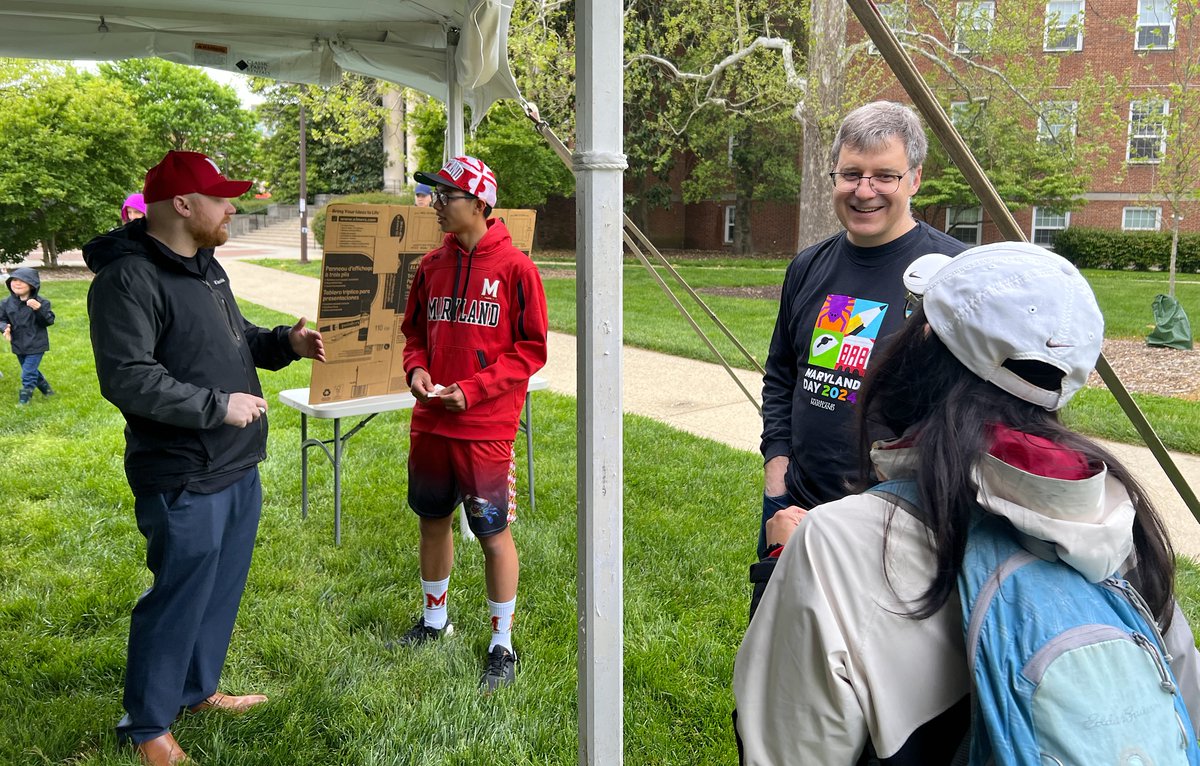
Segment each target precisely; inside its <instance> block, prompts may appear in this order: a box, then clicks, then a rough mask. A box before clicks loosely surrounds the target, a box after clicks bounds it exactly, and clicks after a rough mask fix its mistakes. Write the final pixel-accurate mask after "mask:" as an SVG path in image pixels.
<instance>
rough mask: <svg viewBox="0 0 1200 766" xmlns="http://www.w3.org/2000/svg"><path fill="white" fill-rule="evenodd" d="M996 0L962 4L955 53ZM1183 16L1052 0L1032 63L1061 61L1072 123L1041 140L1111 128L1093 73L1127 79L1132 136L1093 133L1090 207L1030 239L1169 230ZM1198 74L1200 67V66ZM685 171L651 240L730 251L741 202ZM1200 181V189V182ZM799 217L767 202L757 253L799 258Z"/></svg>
mask: <svg viewBox="0 0 1200 766" xmlns="http://www.w3.org/2000/svg"><path fill="white" fill-rule="evenodd" d="M1003 1H1004V0H1000V2H1003ZM996 2H997V0H969V1H967V2H959V3H957V8H956V10H957V18H958V20H959V21H958V24H956V27H955V32H954V33H953V34H954V36H955V37H958V35H959V34H960V32H959V30H960V29H966V30H967V33H965V34H964V35H963V37H962V39H956V40H947V41H946V43H947V45H948V46H955V47H956V49H957V50H959V51H962V50H963V49H964V46H965V44H966V43H965V42H964V40H966V39H968V38H967V34H970V33H971V30H972V28H973V29H974V32H975V33H978V32H979V31H980V30H984V31H987V30H990V28H991V24H992V23H993V19H994V18H995V11H996ZM909 6H912V7H911V8H910V7H909ZM922 7H923V6H921V5H918V2H917V0H891V2H880V3H879V8H880V12H881V14H882V15H883V16H884V18H885V19H887V20H888V22H889V24H891V25H892V26H893V28H897V27H898V26H902V25H903V24H904V23H905V22H904V21H903V19H906V18H909V14H911V13H918V14H919V13H921V12H922V10H921V8H922ZM1175 7H1176V4H1175V2H1174V1H1173V0H1048V2H1047V3H1046V6H1045V14H1044V16H1043V17H1042V18H1041V19H1040V20H1038V21H1039V23H1041V24H1042V28H1041V30H1040V36H1041V38H1042V39H1040V40H1031V44H1030V55H1033V56H1042V57H1046V58H1047V59H1049V58H1050V57H1053V58H1054V59H1055V60H1056V62H1057V65H1058V78H1057V84H1056V86H1055V88H1054V90H1055V93H1054V96H1053V98H1054V102H1053V107H1054V108H1053V109H1052V110H1048V111H1045V112H1044V114H1050V113H1051V112H1053V113H1056V114H1059V115H1061V119H1055V120H1047V121H1044V122H1042V123H1040V124H1039V134H1041V135H1042V137H1043V138H1048V137H1049V136H1050V135H1051V134H1053V135H1058V134H1060V133H1061V132H1063V131H1070V132H1071V134H1072V135H1083V134H1084V131H1089V130H1092V131H1095V130H1097V129H1099V128H1098V125H1099V124H1100V122H1101V121H1094V120H1091V119H1089V118H1088V116H1087V115H1080V114H1078V110H1077V102H1075V101H1074V100H1073V98H1072V95H1073V89H1074V84H1075V83H1077V82H1078V81H1079V80H1080V78H1082V77H1083V76H1084V74H1085V73H1088V72H1090V73H1091V75H1092V76H1093V77H1103V76H1105V75H1108V74H1111V75H1113V76H1114V77H1116V78H1118V79H1123V80H1124V81H1125V82H1124V87H1122V88H1121V91H1120V92H1121V94H1122V95H1121V97H1120V98H1119V99H1114V101H1113V103H1114V104H1115V106H1114V108H1115V109H1116V110H1117V111H1118V113H1119V114H1118V116H1119V117H1120V118H1121V119H1119V120H1116V121H1110V122H1109V124H1114V123H1115V124H1118V125H1120V126H1121V127H1120V128H1119V129H1113V130H1110V131H1109V135H1107V136H1096V135H1090V136H1089V138H1090V139H1091V140H1096V139H1097V138H1100V139H1101V140H1102V141H1103V142H1104V143H1105V144H1107V145H1108V146H1109V152H1108V155H1107V158H1106V160H1105V162H1104V166H1103V167H1098V168H1094V169H1093V171H1094V172H1093V173H1092V181H1091V184H1090V188H1089V189H1088V190H1087V192H1086V193H1085V194H1084V195H1083V200H1084V204H1083V206H1082V207H1081V208H1080V209H1078V210H1076V211H1074V212H1058V211H1055V210H1050V209H1045V208H1038V207H1033V208H1025V209H1022V210H1018V211H1016V213H1015V217H1016V219H1017V222H1018V224H1019V225H1020V226H1021V228H1022V229H1023V230H1024V231H1025V232H1026V234H1027V236H1028V237H1029V238H1030V240H1031V241H1034V242H1038V243H1040V244H1048V243H1049V242H1050V241H1051V239H1052V237H1053V235H1054V232H1055V231H1057V230H1059V229H1062V228H1066V227H1068V226H1087V227H1096V228H1105V229H1112V230H1114V231H1120V230H1147V229H1149V230H1167V229H1169V227H1170V220H1169V219H1170V215H1171V212H1170V211H1171V208H1170V206H1169V205H1168V204H1167V203H1166V201H1165V200H1163V199H1162V198H1160V197H1156V196H1155V195H1154V194H1153V193H1152V191H1153V185H1154V182H1155V177H1156V175H1157V174H1158V172H1159V168H1160V166H1162V165H1163V160H1164V156H1165V153H1166V151H1167V146H1166V127H1165V124H1164V116H1165V115H1168V114H1170V113H1171V111H1170V110H1171V99H1170V88H1171V85H1172V83H1177V82H1178V81H1179V80H1180V67H1181V64H1180V61H1181V56H1191V57H1193V58H1195V57H1196V56H1197V55H1200V44H1197V43H1200V40H1197V39H1195V38H1196V37H1197V36H1198V35H1200V32H1198V30H1196V29H1193V28H1191V27H1189V26H1188V24H1186V23H1185V22H1183V21H1180V23H1177V19H1176V18H1175ZM1031 36H1035V35H1031ZM848 37H849V39H850V40H851V41H854V40H862V39H864V38H865V33H864V32H863V30H862V28H861V27H860V26H858V25H857V23H856V22H855V20H853V19H852V20H851V23H850V28H849V31H848ZM870 59H874V62H871V61H870ZM922 65H924V66H926V67H928V66H930V65H929V64H928V62H925V63H924V64H922V63H921V62H918V66H922ZM865 66H877V67H886V64H884V62H883V61H882V59H881V58H879V57H877V56H869V57H868V61H867V63H866V64H865ZM1192 68H1193V69H1200V67H1196V66H1195V65H1193V66H1192ZM1194 76H1197V75H1196V74H1193V77H1194ZM892 82H893V83H894V80H893V81H892ZM1193 87H1200V84H1196V85H1194V86H1193ZM878 97H880V98H889V99H894V100H898V101H908V98H907V96H906V94H905V93H904V92H903V90H902V89H900V88H899V86H898V85H893V86H890V87H887V88H885V89H884V90H882V91H881V92H880V93H879V94H878ZM951 114H952V115H953V108H952V109H951ZM686 162H687V160H686V158H684V159H683V161H682V162H679V163H676V165H677V168H679V170H677V172H676V174H674V175H673V177H672V178H671V185H672V187H673V188H674V189H675V190H676V192H675V194H673V204H672V205H671V206H670V207H668V208H665V209H662V208H654V209H651V210H649V211H648V212H647V215H646V218H647V220H646V221H645V223H646V228H647V233H648V234H649V235H650V236H651V238H652V239H653V240H654V241H655V242H656V243H658V244H659V246H661V247H669V248H698V249H708V250H720V249H729V248H730V247H731V243H732V241H733V225H734V220H733V219H734V200H733V195H732V193H730V194H728V195H725V196H724V197H723V198H719V199H712V200H708V201H705V202H701V203H695V204H685V203H684V202H683V201H682V198H681V195H680V194H679V193H678V189H679V188H680V182H681V181H682V171H683V169H684V168H685V167H686ZM797 172H799V171H797ZM1197 179H1198V181H1197V185H1198V186H1200V175H1198V176H1197ZM1181 213H1182V218H1181V223H1180V228H1181V230H1182V231H1189V232H1196V231H1200V202H1197V201H1192V202H1190V203H1186V204H1184V205H1183V206H1182V208H1181ZM917 214H918V216H920V217H922V218H924V219H925V220H926V221H927V222H928V223H930V224H931V225H935V226H938V227H939V228H942V229H944V230H946V231H949V232H951V233H953V234H954V235H955V236H957V237H959V238H960V239H962V240H964V241H967V242H971V243H983V242H992V241H996V240H997V239H1000V236H999V232H998V230H997V229H996V227H995V225H994V224H993V223H992V222H991V221H990V220H988V218H987V217H986V215H985V214H984V212H983V211H982V209H981V208H979V207H974V208H972V207H967V208H946V209H938V210H932V209H927V210H924V211H920V210H918V211H917ZM798 216H799V210H798V209H797V206H796V205H795V204H789V203H764V202H756V203H755V204H754V213H753V222H752V227H751V230H752V233H753V237H754V246H755V250H756V251H758V252H763V253H773V252H786V253H790V252H795V251H796V250H797V249H798V247H797V246H798V245H799V244H804V243H797V242H796V238H797V228H798Z"/></svg>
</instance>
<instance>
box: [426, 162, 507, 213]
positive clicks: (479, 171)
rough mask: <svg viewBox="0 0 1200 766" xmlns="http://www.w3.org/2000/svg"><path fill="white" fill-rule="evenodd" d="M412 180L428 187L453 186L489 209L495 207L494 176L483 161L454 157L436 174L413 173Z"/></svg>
mask: <svg viewBox="0 0 1200 766" xmlns="http://www.w3.org/2000/svg"><path fill="white" fill-rule="evenodd" d="M413 178H414V179H416V180H417V181H418V182H420V183H425V184H430V185H435V184H441V185H443V186H455V187H457V188H459V189H462V190H463V191H465V192H466V193H467V194H470V195H472V196H474V197H478V198H479V199H481V200H483V201H484V202H486V203H487V204H488V206H489V207H495V206H496V192H497V188H496V174H495V173H493V172H492V169H491V168H489V167H488V166H487V165H485V164H484V163H483V160H477V159H475V158H474V157H467V156H462V157H454V158H453V159H451V160H450V161H449V162H447V163H446V164H445V166H443V167H442V169H441V170H439V171H438V172H437V173H436V174H432V175H431V174H429V173H425V172H419V173H414V174H413Z"/></svg>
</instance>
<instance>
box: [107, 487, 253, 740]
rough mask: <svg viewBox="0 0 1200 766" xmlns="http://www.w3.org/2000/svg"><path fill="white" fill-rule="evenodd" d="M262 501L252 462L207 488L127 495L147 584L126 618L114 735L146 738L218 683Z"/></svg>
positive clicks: (166, 726) (165, 727) (168, 724)
mask: <svg viewBox="0 0 1200 766" xmlns="http://www.w3.org/2000/svg"><path fill="white" fill-rule="evenodd" d="M261 510H262V485H261V484H260V483H259V477H258V469H257V468H255V469H254V470H252V471H251V472H250V473H249V474H247V475H246V476H244V477H242V478H241V479H239V480H238V481H237V482H236V483H235V484H233V485H232V486H230V487H227V488H225V489H223V490H221V491H220V492H215V493H213V494H209V495H201V494H197V493H193V492H188V491H186V490H185V491H180V492H169V493H166V494H162V495H143V496H140V497H136V498H135V499H134V513H135V514H136V515H137V524H138V529H139V530H140V531H141V533H142V534H143V535H144V536H145V538H146V566H147V568H149V569H150V571H151V572H152V573H154V583H153V584H152V585H151V586H150V588H149V590H147V591H146V592H145V593H143V594H142V596H141V598H139V599H138V602H137V605H136V606H135V607H134V608H133V619H132V620H131V621H130V624H129V656H128V662H127V665H126V670H125V700H124V705H125V717H124V718H122V719H121V722H120V723H119V724H117V735H118V736H119V737H120V738H121V739H124V740H129V741H132V742H134V743H139V742H144V741H146V740H148V739H154V738H155V737H157V736H159V735H161V734H163V733H164V732H166V731H167V730H169V729H170V727H171V723H172V722H173V721H174V720H175V717H176V716H177V715H178V714H179V711H180V709H182V708H184V707H190V706H191V705H195V704H197V703H199V702H203V701H204V700H205V699H207V698H208V697H209V696H210V695H211V694H213V693H214V692H215V691H216V690H217V681H218V680H219V679H220V677H221V668H222V667H223V666H224V664H225V654H226V652H227V651H228V650H229V638H230V636H231V635H232V634H233V623H234V620H235V619H236V617H237V611H238V605H239V604H240V603H241V600H242V591H243V590H244V589H245V587H246V575H247V574H248V573H249V571H250V557H251V555H252V554H253V551H254V538H255V536H256V535H257V534H258V517H259V512H260V511H261Z"/></svg>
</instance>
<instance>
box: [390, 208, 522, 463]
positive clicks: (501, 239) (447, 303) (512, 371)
mask: <svg viewBox="0 0 1200 766" xmlns="http://www.w3.org/2000/svg"><path fill="white" fill-rule="evenodd" d="M401 329H402V330H403V332H404V372H405V374H406V375H407V376H408V378H409V379H410V380H411V378H412V373H413V370H415V369H417V368H418V367H423V368H425V369H426V370H428V371H429V376H430V378H431V379H432V380H433V382H434V383H435V384H441V385H443V386H450V385H451V384H454V383H457V384H458V386H459V388H460V389H462V392H463V395H464V396H465V397H466V400H467V409H466V410H465V411H463V412H447V411H446V409H445V407H443V406H442V403H441V402H440V401H439V400H437V399H430V401H429V402H428V403H426V404H420V403H418V404H417V406H416V409H414V410H413V416H412V430H413V431H416V432H421V433H433V434H438V435H440V436H447V437H451V438H455V439H471V440H476V441H483V440H492V439H500V440H512V439H514V438H515V437H516V435H517V424H518V422H519V420H520V417H521V407H522V406H523V405H524V403H525V389H526V386H527V384H528V382H529V377H530V376H531V375H533V374H534V373H535V372H537V371H538V370H540V369H541V368H542V366H543V365H544V364H545V363H546V294H545V293H544V292H543V291H542V279H541V276H540V275H539V274H538V270H537V267H536V266H534V265H533V261H531V260H530V259H529V256H527V255H526V254H525V253H523V252H521V251H520V250H518V249H516V248H515V247H513V244H512V236H511V235H510V234H509V233H508V229H507V228H506V227H505V226H504V223H503V222H502V221H500V220H497V219H492V220H490V221H488V230H487V233H486V234H484V235H483V239H481V240H480V241H479V244H477V245H476V246H475V249H474V250H472V251H471V252H467V251H465V250H463V248H462V245H460V244H459V242H458V238H457V237H455V236H454V235H453V234H447V235H446V238H445V240H444V241H443V242H442V246H441V247H440V248H438V249H437V250H434V251H433V252H431V253H428V254H427V255H426V256H425V257H424V258H422V259H421V264H420V266H419V267H418V268H417V274H416V276H415V277H414V278H413V283H412V288H411V289H410V290H409V292H408V304H407V307H406V308H405V310H404V322H403V324H402V325H401Z"/></svg>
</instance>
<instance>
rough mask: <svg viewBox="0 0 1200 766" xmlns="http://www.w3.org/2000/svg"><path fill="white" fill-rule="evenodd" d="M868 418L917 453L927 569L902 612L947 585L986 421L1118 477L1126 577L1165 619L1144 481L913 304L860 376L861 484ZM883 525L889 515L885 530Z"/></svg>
mask: <svg viewBox="0 0 1200 766" xmlns="http://www.w3.org/2000/svg"><path fill="white" fill-rule="evenodd" d="M1055 372H1056V371H1055ZM1058 375H1059V376H1061V373H1058ZM1035 382H1036V381H1035ZM1049 387H1050V388H1055V387H1056V386H1054V385H1052V386H1049ZM872 424H881V425H883V426H886V427H887V428H888V429H889V430H890V431H892V432H893V433H897V434H904V433H906V432H907V436H908V437H910V438H911V439H912V443H913V447H914V448H915V452H916V454H917V462H916V481H917V487H918V490H919V494H920V498H921V506H922V511H923V512H924V513H925V515H926V517H927V518H926V524H927V526H928V535H929V542H930V545H931V546H932V547H933V550H934V552H935V555H936V557H937V574H936V575H935V576H934V579H933V582H931V583H930V584H929V588H928V589H927V590H926V591H925V592H924V593H923V594H922V595H921V596H920V598H918V599H917V600H916V602H915V604H914V608H913V610H912V611H911V612H910V613H909V615H910V616H911V617H913V618H915V619H925V618H926V617H930V616H931V615H933V614H934V613H936V612H937V611H938V610H939V609H940V608H941V607H942V605H943V604H945V603H946V600H947V599H948V598H949V597H950V595H951V594H952V593H953V592H954V588H955V584H956V579H957V577H958V573H959V570H960V569H961V567H962V560H963V552H964V550H965V548H966V542H967V540H966V538H967V535H966V533H967V518H968V513H969V511H970V509H971V508H973V507H974V505H975V502H976V501H975V498H976V495H977V492H978V487H977V486H976V485H975V483H974V482H973V481H972V469H973V468H974V466H975V465H976V464H977V463H978V462H979V461H980V460H981V459H982V458H983V457H984V455H985V454H986V453H987V451H988V448H989V447H990V441H989V437H988V430H989V426H990V425H992V424H999V425H1003V426H1008V427H1009V428H1012V429H1014V430H1017V431H1021V432H1023V433H1027V434H1031V435H1034V436H1040V437H1044V438H1046V439H1049V440H1050V441H1052V442H1054V443H1055V444H1058V445H1061V446H1063V447H1066V448H1069V449H1073V450H1075V451H1077V452H1079V453H1080V454H1082V455H1083V456H1084V457H1085V458H1087V460H1088V462H1089V464H1096V465H1098V464H1099V463H1104V464H1105V465H1107V466H1108V473H1109V475H1110V476H1112V477H1113V478H1115V479H1117V480H1118V481H1120V482H1121V484H1122V485H1124V487H1125V489H1126V491H1127V492H1128V493H1129V499H1130V501H1131V502H1132V503H1133V507H1134V510H1135V518H1134V524H1133V544H1134V550H1135V552H1136V556H1137V571H1136V573H1135V575H1134V576H1133V579H1136V582H1137V586H1138V590H1139V591H1140V592H1141V594H1142V596H1143V597H1144V598H1145V599H1146V602H1147V603H1148V604H1149V606H1150V608H1151V610H1153V612H1154V614H1155V615H1156V616H1157V617H1158V619H1159V622H1160V623H1163V624H1164V625H1167V624H1169V622H1170V616H1171V609H1170V607H1171V603H1172V601H1171V598H1172V584H1173V582H1174V579H1175V556H1174V553H1173V551H1172V549H1171V543H1170V541H1169V540H1168V538H1167V533H1166V527H1165V526H1164V524H1163V522H1162V519H1161V518H1160V517H1159V515H1158V513H1157V511H1155V509H1154V507H1153V505H1152V504H1151V503H1150V500H1149V498H1148V497H1147V496H1146V493H1145V491H1144V490H1143V489H1142V488H1141V486H1140V485H1139V484H1138V483H1137V481H1136V480H1135V479H1134V478H1133V477H1132V476H1131V475H1130V473H1129V471H1128V470H1127V469H1126V468H1125V467H1124V466H1123V465H1121V463H1120V462H1119V461H1118V460H1117V459H1116V458H1115V457H1114V456H1113V455H1112V454H1110V453H1109V452H1108V451H1107V450H1105V449H1104V448H1103V447H1101V446H1100V445H1098V444H1096V443H1095V442H1093V441H1091V440H1090V439H1088V438H1086V437H1084V436H1081V435H1080V434H1077V433H1075V432H1074V431H1071V430H1070V429H1068V428H1067V427H1066V426H1064V425H1063V424H1062V423H1061V422H1060V421H1059V419H1058V415H1057V413H1054V412H1048V411H1047V410H1045V409H1042V408H1041V407H1039V406H1037V405H1035V404H1030V403H1029V402H1026V401H1023V400H1021V399H1018V398H1017V397H1015V396H1012V395H1010V394H1008V393H1007V392H1005V391H1003V390H1002V389H1000V388H998V387H996V386H994V385H992V384H991V383H987V382H985V381H984V380H983V379H982V378H980V377H979V376H977V375H975V374H974V373H972V372H971V371H970V370H968V369H967V368H966V367H964V366H963V365H962V364H961V363H960V362H959V361H958V360H957V359H955V358H954V356H953V355H952V354H951V353H950V351H949V350H948V349H947V348H946V346H945V345H943V344H942V342H941V341H940V340H938V338H937V336H936V335H935V334H934V333H933V332H932V330H931V328H930V327H929V325H928V324H927V323H926V321H925V314H924V311H923V310H922V309H921V308H919V307H918V308H917V310H916V311H915V312H914V313H913V315H912V316H911V317H909V319H908V321H907V322H906V324H905V326H904V328H903V329H902V330H901V331H900V332H898V333H897V334H896V335H894V336H893V337H892V338H891V339H890V342H889V346H888V348H886V349H884V351H883V353H882V355H881V357H880V358H879V359H877V360H873V361H872V364H871V369H870V372H869V374H868V376H867V380H866V382H865V384H864V386H863V390H862V393H861V398H860V409H859V434H860V438H861V444H860V449H861V451H862V458H863V461H862V465H863V475H862V480H863V483H864V484H867V483H869V480H870V479H869V476H868V473H867V472H868V471H870V470H871V469H870V460H869V452H870V444H869V436H868V435H867V434H868V427H869V426H871V425H872ZM872 430H873V429H872ZM891 513H893V514H894V513H895V509H894V508H893V509H892V511H891ZM890 527H891V517H890V516H889V519H888V533H890ZM888 533H885V536H884V541H885V543H884V548H885V550H886V547H887V539H888Z"/></svg>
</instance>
